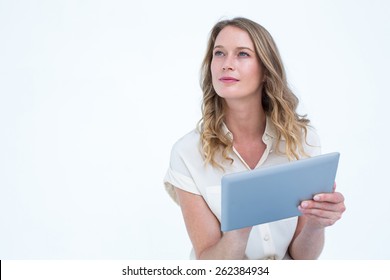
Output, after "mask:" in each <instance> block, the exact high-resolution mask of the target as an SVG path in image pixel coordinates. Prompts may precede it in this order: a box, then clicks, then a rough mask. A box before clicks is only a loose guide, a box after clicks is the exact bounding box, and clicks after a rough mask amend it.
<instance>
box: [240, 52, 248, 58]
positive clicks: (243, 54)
mask: <svg viewBox="0 0 390 280" xmlns="http://www.w3.org/2000/svg"><path fill="white" fill-rule="evenodd" d="M238 56H243V57H246V56H249V54H248V53H246V52H239V53H238Z"/></svg>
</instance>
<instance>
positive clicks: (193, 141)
mask: <svg viewBox="0 0 390 280" xmlns="http://www.w3.org/2000/svg"><path fill="white" fill-rule="evenodd" d="M199 141H200V133H199V131H198V130H197V129H193V130H191V131H190V132H188V133H186V134H185V135H183V136H182V137H180V138H179V139H178V140H177V141H176V142H175V144H174V145H173V147H172V151H173V152H178V153H183V152H188V151H194V148H197V147H199V143H200V142H199Z"/></svg>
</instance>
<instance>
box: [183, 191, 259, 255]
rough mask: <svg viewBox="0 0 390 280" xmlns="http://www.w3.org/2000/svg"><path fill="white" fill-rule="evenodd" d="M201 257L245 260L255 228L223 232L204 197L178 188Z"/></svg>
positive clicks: (188, 230) (197, 251)
mask: <svg viewBox="0 0 390 280" xmlns="http://www.w3.org/2000/svg"><path fill="white" fill-rule="evenodd" d="M175 191H176V194H177V197H178V200H179V203H180V207H181V210H182V213H183V218H184V222H185V225H186V228H187V232H188V235H189V237H190V239H191V242H192V245H193V247H194V250H195V255H196V258H197V259H243V258H244V256H245V249H246V245H247V243H248V238H249V234H250V231H251V229H252V228H251V227H249V228H244V229H239V230H233V231H229V232H225V233H222V232H221V230H220V223H219V221H218V219H217V218H216V217H215V215H214V214H213V213H212V212H211V210H210V208H209V207H208V205H207V204H206V202H205V200H204V199H203V197H202V196H200V195H196V194H192V193H189V192H186V191H183V190H181V189H179V188H175Z"/></svg>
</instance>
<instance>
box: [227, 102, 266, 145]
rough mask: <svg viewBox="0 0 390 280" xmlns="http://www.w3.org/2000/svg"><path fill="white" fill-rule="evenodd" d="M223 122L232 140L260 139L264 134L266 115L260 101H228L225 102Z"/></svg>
mask: <svg viewBox="0 0 390 280" xmlns="http://www.w3.org/2000/svg"><path fill="white" fill-rule="evenodd" d="M226 107H227V108H226V115H225V123H226V126H227V127H228V128H229V130H230V132H231V133H232V134H233V136H234V141H241V139H245V140H246V141H248V140H249V141H250V140H251V139H259V137H260V139H261V136H262V135H263V134H264V130H265V124H266V115H265V112H264V110H263V107H262V105H261V102H260V101H259V102H253V101H252V102H246V103H243V102H241V103H239V102H235V103H233V102H229V104H226Z"/></svg>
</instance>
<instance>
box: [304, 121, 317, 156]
mask: <svg viewBox="0 0 390 280" xmlns="http://www.w3.org/2000/svg"><path fill="white" fill-rule="evenodd" d="M303 146H304V150H305V152H306V153H307V154H308V155H309V156H310V157H314V156H318V155H320V154H321V142H320V138H319V136H318V134H317V131H316V130H315V129H314V128H313V127H308V129H307V136H306V141H305V143H304V145H303Z"/></svg>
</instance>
